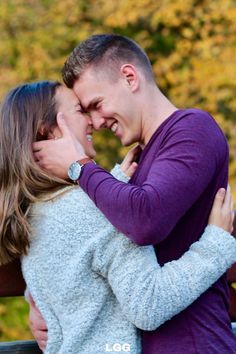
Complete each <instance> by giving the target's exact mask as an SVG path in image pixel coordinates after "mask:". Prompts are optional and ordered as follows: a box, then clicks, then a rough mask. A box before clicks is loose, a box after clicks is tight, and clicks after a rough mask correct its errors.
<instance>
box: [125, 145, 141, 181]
mask: <svg viewBox="0 0 236 354" xmlns="http://www.w3.org/2000/svg"><path fill="white" fill-rule="evenodd" d="M141 151H142V149H141V147H140V145H136V146H134V147H133V148H132V149H130V150H129V151H128V153H127V155H126V156H125V158H124V160H123V162H122V164H121V166H120V167H121V170H122V171H123V172H124V173H125V174H126V176H128V177H132V176H133V174H134V172H135V171H136V169H137V167H138V164H137V162H136V161H135V160H136V158H137V157H138V155H139V154H140V152H141Z"/></svg>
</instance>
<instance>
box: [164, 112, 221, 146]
mask: <svg viewBox="0 0 236 354" xmlns="http://www.w3.org/2000/svg"><path fill="white" fill-rule="evenodd" d="M163 128H164V129H163V133H164V134H165V135H168V136H169V137H170V136H171V135H176V134H177V136H178V135H179V136H180V137H181V136H184V134H187V135H188V136H189V137H191V136H196V137H198V136H199V137H202V138H203V139H204V137H205V138H206V137H211V138H213V137H214V138H218V139H220V140H222V141H223V140H224V141H225V137H224V133H223V131H222V130H221V128H220V127H219V125H218V124H217V122H216V120H215V119H214V118H213V117H212V116H211V115H210V114H209V113H208V112H206V111H203V110H201V109H198V108H189V109H180V110H178V111H176V112H175V114H173V115H172V116H171V117H169V118H167V120H166V124H165V125H164V127H163Z"/></svg>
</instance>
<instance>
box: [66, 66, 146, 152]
mask: <svg viewBox="0 0 236 354" xmlns="http://www.w3.org/2000/svg"><path fill="white" fill-rule="evenodd" d="M73 90H74V92H75V94H76V95H77V97H78V98H79V100H80V103H81V105H82V107H83V109H84V110H85V111H86V112H88V113H89V114H90V116H91V119H92V122H93V127H94V128H95V129H96V130H99V129H101V128H105V127H106V128H108V129H111V130H112V132H113V133H114V134H115V135H116V136H117V137H118V138H119V139H120V140H121V143H122V144H123V145H124V146H128V145H131V144H132V143H134V142H137V141H139V140H140V136H141V128H140V127H141V114H140V112H139V109H138V107H137V105H135V104H134V102H135V101H134V97H133V93H132V92H131V90H130V87H129V85H128V83H127V80H126V79H125V78H124V77H122V75H120V76H119V77H117V80H111V79H110V78H109V77H108V74H107V73H104V74H102V73H100V72H99V74H97V73H96V72H95V70H94V69H86V70H85V72H84V73H83V74H82V76H81V77H80V78H79V79H78V80H77V81H76V82H75V85H74V87H73Z"/></svg>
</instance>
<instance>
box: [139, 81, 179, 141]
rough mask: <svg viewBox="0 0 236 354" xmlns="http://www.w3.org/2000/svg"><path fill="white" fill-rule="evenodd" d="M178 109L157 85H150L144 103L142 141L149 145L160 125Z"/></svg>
mask: <svg viewBox="0 0 236 354" xmlns="http://www.w3.org/2000/svg"><path fill="white" fill-rule="evenodd" d="M177 110H178V108H177V107H175V106H174V105H173V104H172V103H171V102H170V101H169V100H168V98H167V97H166V96H164V95H163V93H162V92H161V91H160V90H159V89H158V87H157V86H154V87H150V88H149V90H147V91H146V100H145V103H144V105H143V119H142V122H143V123H142V124H143V126H142V132H143V134H142V141H141V142H140V143H141V144H143V145H144V146H145V145H147V143H148V142H149V140H150V139H151V137H152V135H153V134H154V133H155V131H156V130H157V129H158V127H159V126H160V125H161V124H162V123H163V122H164V121H165V120H166V119H167V118H169V116H170V115H171V114H173V113H174V112H175V111H177Z"/></svg>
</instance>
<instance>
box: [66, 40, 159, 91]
mask: <svg viewBox="0 0 236 354" xmlns="http://www.w3.org/2000/svg"><path fill="white" fill-rule="evenodd" d="M123 64H134V65H136V66H138V67H139V68H140V69H141V70H142V71H143V73H144V74H145V78H146V79H147V80H150V81H153V80H154V77H153V72H152V66H151V63H150V60H149V58H148V56H147V54H146V53H145V52H144V50H143V49H142V48H140V47H139V45H138V44H137V43H135V42H134V41H133V40H132V39H130V38H128V37H125V36H121V35H117V34H98V35H93V36H91V37H89V38H88V39H86V40H85V41H83V42H81V43H80V44H79V45H78V46H77V47H76V48H75V49H74V50H73V51H72V53H71V54H70V56H69V57H68V59H67V61H66V62H65V64H64V67H63V69H62V77H63V80H64V82H65V84H66V86H67V87H69V88H73V86H74V84H75V81H76V80H77V79H79V77H80V76H81V74H82V73H83V72H84V71H85V69H87V68H88V67H94V68H95V67H96V69H98V68H99V67H100V68H103V69H104V68H105V70H110V71H114V72H115V71H118V70H119V69H120V66H121V65H123Z"/></svg>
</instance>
